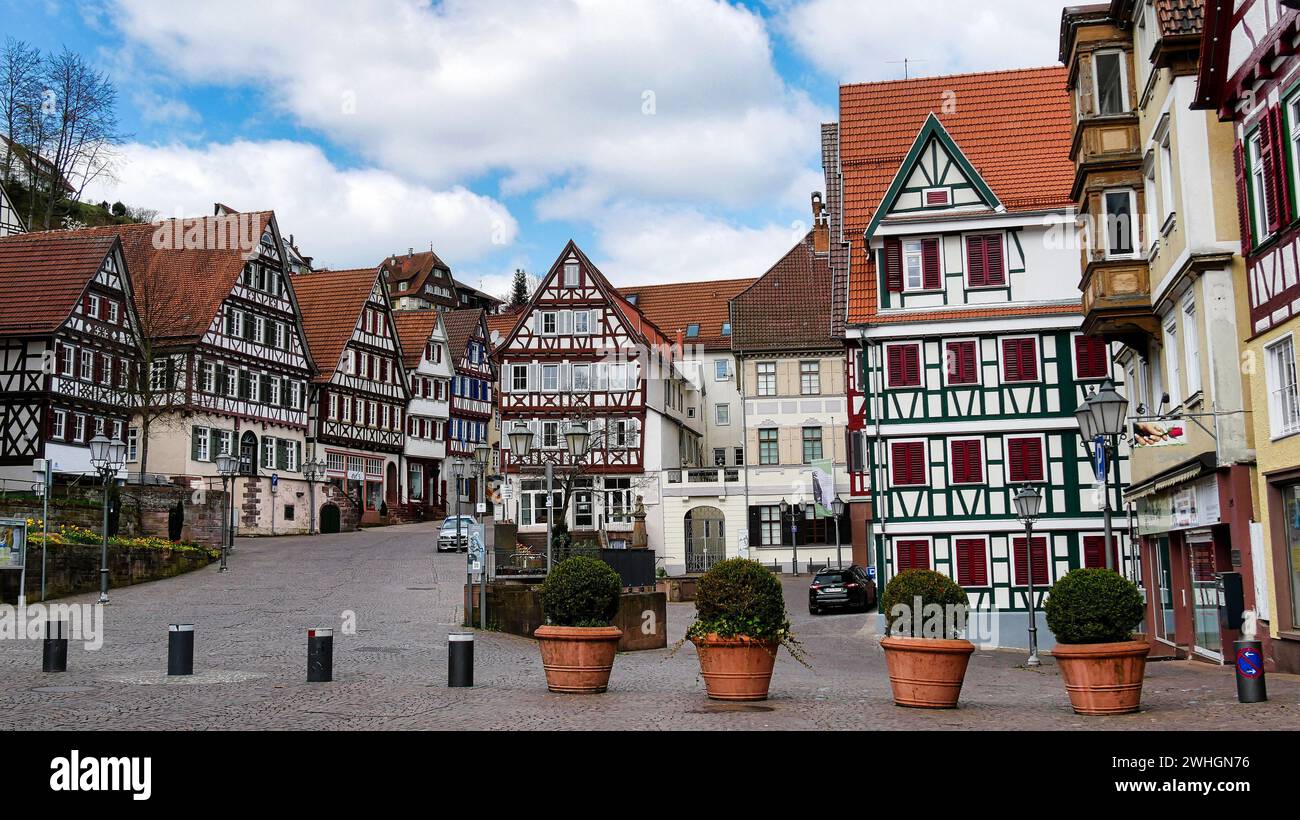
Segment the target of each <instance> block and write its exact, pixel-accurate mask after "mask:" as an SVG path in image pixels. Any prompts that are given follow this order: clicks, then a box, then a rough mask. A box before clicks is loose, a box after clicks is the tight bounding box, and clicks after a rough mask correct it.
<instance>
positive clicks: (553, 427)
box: [538, 421, 564, 450]
mask: <svg viewBox="0 0 1300 820" xmlns="http://www.w3.org/2000/svg"><path fill="white" fill-rule="evenodd" d="M538 429H539V430H540V431H541V435H542V449H543V450H558V449H560V448H561V447H563V446H564V437H563V436H562V435H560V423H559V422H558V421H543V422H542V423H541V426H540V427H539V428H538ZM550 431H554V435H553V437H554V442H553V443H550V444H548V443H547V439H548V438H551V437H552V436H551V435H550Z"/></svg>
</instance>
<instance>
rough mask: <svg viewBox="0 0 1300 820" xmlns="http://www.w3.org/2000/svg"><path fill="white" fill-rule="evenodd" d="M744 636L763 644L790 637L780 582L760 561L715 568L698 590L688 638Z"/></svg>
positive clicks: (733, 560) (722, 564)
mask: <svg viewBox="0 0 1300 820" xmlns="http://www.w3.org/2000/svg"><path fill="white" fill-rule="evenodd" d="M710 634H716V635H718V636H719V637H722V638H733V637H735V636H737V635H743V636H746V637H749V638H754V639H755V640H760V641H785V640H786V639H788V638H789V637H790V617H789V615H787V614H786V611H785V596H784V595H783V594H782V592H781V582H780V581H779V580H778V579H777V577H776V576H775V575H773V574H772V571H771V570H769V569H767V568H766V567H764V566H763V565H762V564H760V563H758V562H757V561H751V560H749V559H747V558H731V559H728V560H726V561H720V562H718V563H716V564H714V565H713V566H712V567H711V568H710V569H709V571H708V572H706V573H704V575H702V576H701V577H700V581H699V585H698V586H697V587H696V597H695V623H693V624H691V628H690V629H689V630H687V632H686V637H687V638H695V637H699V636H703V635H710Z"/></svg>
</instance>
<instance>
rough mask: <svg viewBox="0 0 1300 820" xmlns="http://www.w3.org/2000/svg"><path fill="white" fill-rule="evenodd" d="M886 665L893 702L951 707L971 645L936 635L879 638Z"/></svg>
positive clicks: (958, 692) (968, 642)
mask: <svg viewBox="0 0 1300 820" xmlns="http://www.w3.org/2000/svg"><path fill="white" fill-rule="evenodd" d="M880 646H881V647H882V648H883V649H884V650H885V663H886V665H887V666H888V667H889V685H890V686H891V687H892V688H893V690H894V703H896V704H898V705H899V706H914V707H920V708H923V709H954V708H956V706H957V699H958V698H959V697H961V685H962V681H964V680H965V679H966V665H967V663H969V662H970V656H971V653H972V652H974V651H975V645H974V644H973V643H971V642H970V641H966V640H955V641H949V640H941V639H938V638H900V637H894V636H888V637H884V638H881V639H880Z"/></svg>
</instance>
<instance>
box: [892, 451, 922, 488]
mask: <svg viewBox="0 0 1300 820" xmlns="http://www.w3.org/2000/svg"><path fill="white" fill-rule="evenodd" d="M890 454H891V457H892V458H891V460H892V461H893V465H894V468H893V475H894V484H896V485H899V486H914V485H918V484H924V483H925V473H926V463H925V445H924V444H922V443H921V442H919V441H897V442H894V444H893V445H892V446H891V448H890Z"/></svg>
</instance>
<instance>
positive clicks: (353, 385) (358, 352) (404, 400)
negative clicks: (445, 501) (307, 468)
mask: <svg viewBox="0 0 1300 820" xmlns="http://www.w3.org/2000/svg"><path fill="white" fill-rule="evenodd" d="M291 280H292V282H293V287H294V290H295V292H296V293H297V294H298V300H299V304H300V306H301V308H302V315H303V325H304V327H305V328H306V330H307V341H308V345H309V346H310V348H311V350H312V356H313V358H314V359H315V361H316V363H317V365H318V367H319V373H318V375H317V376H316V378H315V383H314V385H313V390H312V399H311V402H310V418H309V425H310V430H311V432H310V438H311V442H312V449H313V450H314V451H315V454H316V455H317V456H318V457H320V458H323V459H324V460H325V463H326V468H325V474H326V480H327V481H328V482H330V483H331V484H335V485H336V486H338V487H340V488H342V489H344V490H345V491H346V492H347V493H348V495H349V496H350V497H351V498H353V500H354V501H355V502H356V503H357V504H358V506H359V508H360V510H361V513H362V516H361V520H362V521H363V522H378V521H381V520H384V519H385V518H386V517H387V516H388V515H392V514H395V513H396V512H397V510H396V509H392V508H394V507H395V506H396V505H397V503H398V502H399V500H400V499H401V497H402V492H401V478H400V466H399V465H400V461H401V454H402V451H403V448H404V447H405V446H406V408H407V404H408V402H409V399H410V392H409V389H408V387H407V376H406V370H405V367H404V366H403V364H402V349H401V344H400V342H399V341H398V334H397V330H396V327H395V326H394V322H393V311H392V305H391V302H390V301H389V298H388V289H387V286H386V285H385V283H384V278H383V277H382V276H381V275H380V273H379V271H378V270H376V269H374V268H364V269H360V270H350V271H331V270H321V271H313V272H311V273H303V274H299V275H297V276H294V277H291Z"/></svg>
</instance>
